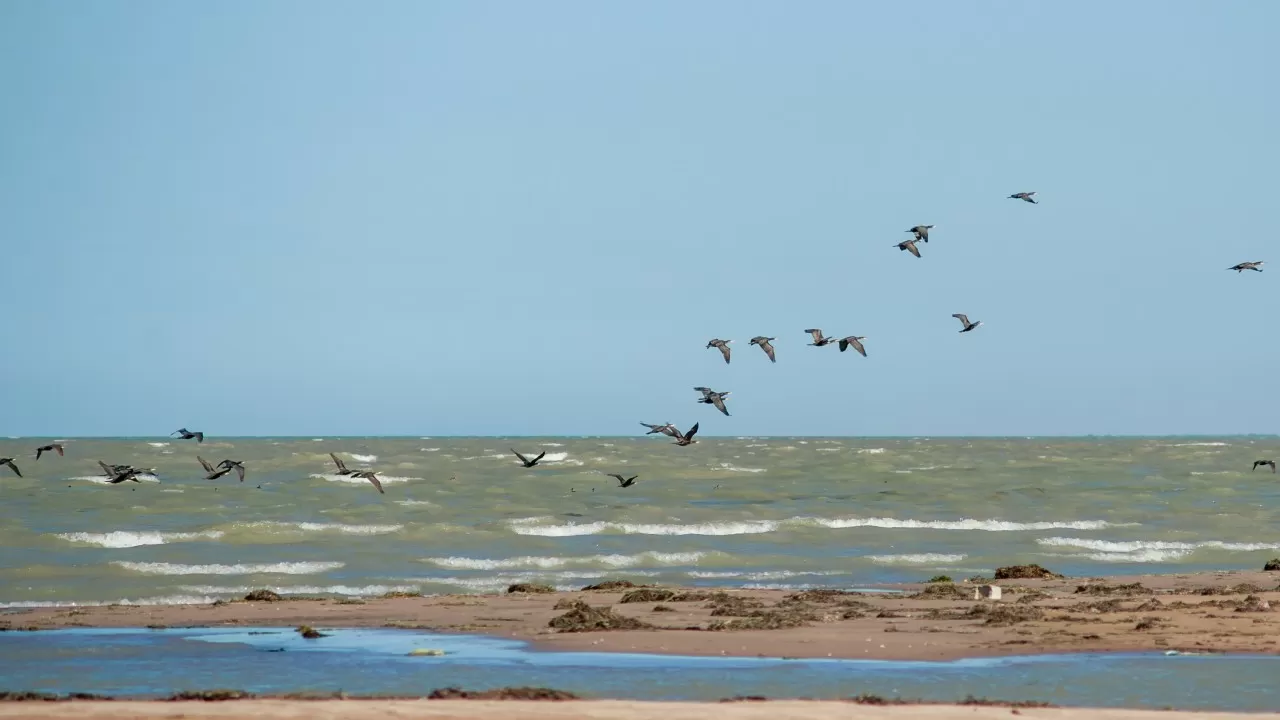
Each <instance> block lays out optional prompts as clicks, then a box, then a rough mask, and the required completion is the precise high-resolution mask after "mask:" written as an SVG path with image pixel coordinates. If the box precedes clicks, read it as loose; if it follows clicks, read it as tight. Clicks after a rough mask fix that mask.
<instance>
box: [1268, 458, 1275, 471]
mask: <svg viewBox="0 0 1280 720" xmlns="http://www.w3.org/2000/svg"><path fill="white" fill-rule="evenodd" d="M1267 464H1268V465H1270V466H1271V472H1275V471H1276V461H1275V460H1272V461H1271V462H1269V463H1267Z"/></svg>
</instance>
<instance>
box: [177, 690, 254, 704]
mask: <svg viewBox="0 0 1280 720" xmlns="http://www.w3.org/2000/svg"><path fill="white" fill-rule="evenodd" d="M251 697H253V693H250V692H245V691H244V690H180V691H178V692H176V693H174V694H172V695H170V696H169V697H167V698H165V699H166V700H168V701H170V702H179V701H183V700H201V701H204V702H217V701H220V700H248V699H249V698H251Z"/></svg>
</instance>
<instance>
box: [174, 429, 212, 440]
mask: <svg viewBox="0 0 1280 720" xmlns="http://www.w3.org/2000/svg"><path fill="white" fill-rule="evenodd" d="M169 434H170V435H177V436H178V439H179V440H192V439H194V440H195V441H196V442H198V443H202V442H204V433H202V432H200V431H199V430H197V431H195V432H192V431H190V430H188V429H186V428H178V429H177V430H174V431H173V432H171V433H169Z"/></svg>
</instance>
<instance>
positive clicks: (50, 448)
mask: <svg viewBox="0 0 1280 720" xmlns="http://www.w3.org/2000/svg"><path fill="white" fill-rule="evenodd" d="M55 450H56V451H58V456H59V457H61V456H62V454H63V453H62V446H61V445H59V444H58V443H51V444H49V445H41V446H40V447H38V448H36V459H37V460H39V459H40V456H41V455H43V454H45V453H47V452H53V451H55Z"/></svg>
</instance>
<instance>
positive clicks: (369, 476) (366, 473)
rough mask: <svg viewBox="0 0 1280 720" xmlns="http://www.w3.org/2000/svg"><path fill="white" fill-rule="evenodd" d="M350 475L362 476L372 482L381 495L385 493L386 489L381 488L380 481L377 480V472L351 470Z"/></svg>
mask: <svg viewBox="0 0 1280 720" xmlns="http://www.w3.org/2000/svg"><path fill="white" fill-rule="evenodd" d="M351 477H355V478H363V479H365V480H368V481H369V482H371V483H373V486H374V487H376V488H378V492H379V493H381V494H383V495H386V494H387V491H386V490H383V489H382V483H380V482H378V473H376V472H374V471H372V470H362V471H360V472H353V473H351Z"/></svg>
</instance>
